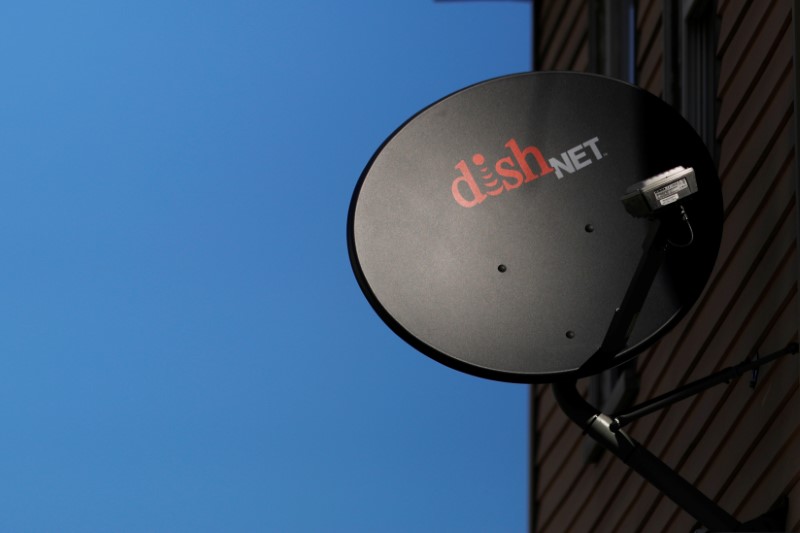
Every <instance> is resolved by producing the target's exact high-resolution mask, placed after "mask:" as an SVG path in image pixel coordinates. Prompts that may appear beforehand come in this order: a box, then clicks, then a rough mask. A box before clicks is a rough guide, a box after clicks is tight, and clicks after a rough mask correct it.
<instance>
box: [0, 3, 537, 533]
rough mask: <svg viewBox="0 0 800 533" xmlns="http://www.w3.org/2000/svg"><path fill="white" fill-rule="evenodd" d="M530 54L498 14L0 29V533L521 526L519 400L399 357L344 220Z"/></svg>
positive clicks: (518, 10)
mask: <svg viewBox="0 0 800 533" xmlns="http://www.w3.org/2000/svg"><path fill="white" fill-rule="evenodd" d="M529 43H530V5H529V4H527V3H520V2H466V3H434V2H432V1H431V0H413V1H412V0H406V1H403V2H398V1H395V0H358V1H350V2H323V1H321V0H316V1H291V2H276V1H260V2H258V1H254V0H251V1H242V0H227V1H225V2H222V1H220V0H217V1H214V2H212V1H192V2H189V1H178V0H160V1H158V2H155V1H150V0H139V1H137V2H120V1H109V0H104V1H100V0H95V1H92V0H89V1H77V2H54V1H37V0H31V1H27V2H7V3H5V4H3V5H2V6H0V60H1V61H2V63H1V64H2V69H3V74H4V76H3V83H2V84H0V120H1V122H0V176H1V177H2V185H3V189H2V193H1V194H0V243H1V244H2V250H3V259H2V261H0V280H2V281H0V283H2V305H1V306H0V313H1V314H2V321H1V322H0V324H1V325H2V326H1V328H2V329H1V330H0V331H1V332H2V334H0V348H1V350H0V424H2V426H1V429H0V436H1V437H0V479H2V482H1V483H0V502H2V503H0V530H2V531H165V532H167V531H169V532H180V531H193V532H197V531H289V532H293V531H298V532H303V531H398V532H400V531H404V532H405V531H437V532H444V531H459V532H462V531H524V530H525V528H526V524H527V468H528V464H527V446H528V440H527V433H528V426H527V415H528V413H527V401H528V388H527V387H526V386H523V385H512V384H505V383H494V382H490V381H486V380H482V379H479V378H475V377H471V376H467V375H462V374H459V373H457V372H455V371H453V370H450V369H448V368H445V367H443V366H441V365H438V364H437V363H435V362H433V361H431V360H429V359H428V358H426V357H425V356H423V355H421V354H419V353H417V352H415V351H414V350H413V349H412V348H410V347H409V346H407V345H406V344H405V343H404V342H403V341H402V340H400V339H399V338H397V337H396V336H395V335H394V334H393V333H392V332H391V331H390V330H389V329H388V328H387V327H386V326H384V325H383V323H382V322H381V321H380V319H379V318H378V317H377V315H375V313H374V312H373V311H372V309H371V308H370V306H369V304H368V303H367V301H366V300H365V299H364V297H363V296H362V294H361V292H360V290H359V288H358V285H357V283H356V282H355V279H354V277H353V275H352V272H351V269H350V265H349V263H348V259H347V250H346V240H345V222H346V215H347V208H348V205H349V202H350V196H351V194H352V191H353V188H354V186H355V184H356V181H357V179H358V177H359V175H360V173H361V171H362V169H363V167H364V165H365V164H366V163H367V161H368V160H369V158H370V156H371V155H372V153H373V151H374V150H375V149H376V148H377V147H378V146H379V145H380V143H381V142H382V141H383V140H384V139H385V138H386V137H387V136H388V135H389V134H390V133H391V132H392V131H393V130H394V129H395V128H396V127H397V126H399V125H400V124H401V123H402V122H403V121H404V120H406V118H408V117H409V116H411V115H412V114H413V113H415V112H416V111H417V110H419V109H420V108H422V107H424V106H426V105H428V104H430V103H432V102H433V101H435V100H437V99H439V98H440V97H442V96H444V95H446V94H448V93H450V92H453V91H455V90H457V89H460V88H461V87H464V86H466V85H469V84H472V83H475V82H478V81H481V80H483V79H486V78H491V77H495V76H498V75H503V74H509V73H513V72H519V71H523V70H526V69H527V68H528V66H529V64H530V51H529Z"/></svg>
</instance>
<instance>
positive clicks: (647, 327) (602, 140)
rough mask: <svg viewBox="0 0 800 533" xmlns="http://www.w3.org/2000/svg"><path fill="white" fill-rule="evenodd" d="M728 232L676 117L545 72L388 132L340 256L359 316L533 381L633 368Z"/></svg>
mask: <svg viewBox="0 0 800 533" xmlns="http://www.w3.org/2000/svg"><path fill="white" fill-rule="evenodd" d="M679 176H682V177H679ZM681 179H682V180H683V181H682V182H681V181H680V180H681ZM670 180H673V181H670ZM686 195H688V196H686ZM684 196H685V197H684ZM623 199H624V201H623ZM662 205H663V206H664V212H668V213H669V214H666V215H662V214H659V209H658V208H659V207H661V206H662ZM678 205H680V210H678V208H677V207H676V206H678ZM721 230H722V196H721V190H720V185H719V181H718V178H717V174H716V171H715V167H714V164H713V162H712V161H711V159H710V157H709V155H708V152H707V150H706V148H705V146H704V144H703V142H702V140H701V139H700V138H699V137H698V136H697V134H696V133H695V131H694V130H693V128H692V127H691V126H690V125H689V124H688V123H687V122H686V121H685V120H684V119H683V118H682V117H681V116H680V115H679V114H678V113H677V112H676V111H675V110H673V109H672V108H671V107H670V106H668V105H667V104H665V103H664V102H663V101H661V100H660V99H658V98H657V97H655V96H653V95H652V94H650V93H648V92H647V91H644V90H642V89H639V88H637V87H634V86H631V85H629V84H626V83H623V82H620V81H617V80H613V79H610V78H605V77H601V76H596V75H588V74H579V73H568V72H545V73H530V74H520V75H514V76H508V77H502V78H497V79H493V80H489V81H486V82H483V83H479V84H477V85H473V86H471V87H468V88H466V89H463V90H461V91H458V92H456V93H454V94H452V95H450V96H448V97H446V98H444V99H442V100H440V101H438V102H436V103H434V104H433V105H431V106H429V107H427V108H426V109H424V110H422V111H421V112H419V113H418V114H417V115H415V116H414V117H413V118H411V119H410V120H409V121H408V122H406V123H405V124H403V125H402V126H401V127H400V128H399V129H397V131H395V132H394V133H393V134H392V135H391V136H390V137H389V139H388V140H387V141H386V142H385V143H384V144H383V145H382V146H381V147H380V149H379V150H378V151H377V153H376V154H375V155H374V156H373V157H372V159H371V160H370V162H369V164H368V165H367V167H366V169H365V170H364V172H363V174H362V175H361V178H360V180H359V182H358V185H357V187H356V190H355V193H354V195H353V199H352V203H351V206H350V213H349V217H348V247H349V252H350V260H351V262H352V265H353V270H354V272H355V275H356V278H357V279H358V282H359V284H360V286H361V289H362V290H363V292H364V294H365V295H366V297H367V299H368V300H369V302H370V304H371V305H372V306H373V308H374V309H375V310H376V311H377V313H378V315H380V317H381V318H382V319H383V320H384V321H385V322H386V323H387V324H388V325H389V327H390V328H391V329H392V330H393V331H395V333H397V334H398V335H399V336H400V337H402V338H403V339H404V340H406V341H407V342H408V343H410V344H411V345H412V346H414V347H415V348H417V349H418V350H419V351H421V352H423V353H425V354H426V355H428V356H430V357H432V358H433V359H435V360H437V361H439V362H441V363H444V364H446V365H448V366H451V367H453V368H456V369H458V370H461V371H465V372H468V373H471V374H474V375H477V376H481V377H486V378H492V379H499V380H504V381H512V382H544V381H556V380H561V379H562V378H574V377H580V376H584V375H589V374H594V373H596V372H598V371H601V370H604V369H606V368H610V367H612V366H615V365H618V364H620V363H623V362H625V361H628V360H630V359H631V358H633V357H634V356H635V355H637V354H638V353H640V352H641V351H642V350H644V349H645V348H647V347H648V346H649V345H651V344H652V343H653V342H655V341H656V340H657V339H658V338H659V337H660V336H661V335H663V334H664V333H665V332H666V331H668V330H669V329H670V328H671V327H672V326H674V325H675V324H676V323H677V322H678V320H680V318H681V317H682V316H683V315H684V314H685V313H686V312H687V311H688V310H689V309H690V308H691V306H692V305H693V304H694V302H695V301H696V299H697V298H698V296H699V295H700V293H701V291H702V290H703V287H704V286H705V284H706V282H707V280H708V277H709V275H710V274H711V270H712V268H713V265H714V261H715V259H716V255H717V252H718V249H719V242H720V237H721ZM643 271H649V274H647V273H645V274H642V272H643ZM637 280H638V281H637ZM632 295H633V296H635V297H632ZM633 300H637V301H636V302H634V303H630V302H631V301H633ZM620 309H622V311H620ZM620 315H625V316H620Z"/></svg>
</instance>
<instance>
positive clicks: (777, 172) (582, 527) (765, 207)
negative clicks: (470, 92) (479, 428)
mask: <svg viewBox="0 0 800 533" xmlns="http://www.w3.org/2000/svg"><path fill="white" fill-rule="evenodd" d="M591 5H592V4H591V3H590V2H588V1H577V0H570V1H567V2H564V1H560V0H539V1H538V2H537V14H538V16H537V20H538V25H537V31H536V32H535V35H536V38H537V42H536V43H535V50H536V52H537V61H536V64H537V65H538V66H539V70H577V71H586V70H588V69H589V66H590V52H591V44H590V20H589V10H590V9H591ZM635 7H636V18H635V26H636V42H637V50H636V54H635V65H636V79H637V82H638V84H639V85H640V86H642V87H643V88H645V89H647V90H648V91H650V92H652V93H653V94H656V95H658V96H663V95H664V92H665V91H664V83H665V78H666V73H667V68H668V67H669V65H666V62H665V60H664V58H665V38H664V31H665V24H664V10H663V1H662V0H639V1H637V2H636V3H635ZM716 10H717V14H718V17H719V18H718V25H719V26H718V27H719V40H718V44H717V48H716V50H717V61H718V65H719V80H718V84H717V87H718V90H717V98H718V113H717V120H716V143H717V147H718V158H719V163H718V169H719V174H720V180H721V183H722V191H723V198H724V217H725V218H724V220H725V222H724V230H723V238H722V243H721V247H720V254H719V257H718V259H717V262H716V266H715V268H714V272H713V273H712V276H711V279H710V280H709V283H708V285H707V286H706V289H705V291H704V293H703V295H702V296H701V297H700V299H699V300H698V301H697V303H696V304H695V306H694V307H693V309H692V310H691V311H690V312H689V314H688V315H687V316H686V317H685V318H684V319H683V320H682V321H681V322H680V323H679V324H678V325H677V326H676V327H675V328H674V329H673V330H672V331H671V332H670V333H669V334H668V335H666V336H664V337H663V338H662V339H661V340H660V341H659V342H658V343H657V344H656V345H655V346H653V347H651V348H650V349H649V350H647V351H646V352H645V353H643V354H641V355H640V356H639V358H638V362H637V366H638V369H639V375H640V380H641V384H640V392H639V395H638V401H642V400H645V399H648V398H653V397H655V396H657V395H659V394H662V393H665V392H667V391H669V390H672V389H674V388H676V387H678V386H680V385H682V384H685V383H687V382H690V381H693V380H695V379H699V378H702V377H704V376H706V375H708V374H710V373H712V372H715V371H717V370H720V369H723V368H725V367H728V366H731V365H734V364H737V363H739V362H741V361H742V360H744V359H746V358H748V357H751V356H753V355H754V354H756V353H759V354H761V355H765V354H768V353H771V352H774V351H776V350H779V349H782V348H783V347H784V346H786V345H787V344H788V343H789V342H791V341H796V340H797V336H798V313H797V310H798V302H797V278H798V259H797V240H798V230H797V228H798V223H797V220H798V219H797V212H798V207H797V204H796V184H797V176H796V164H795V150H796V144H795V127H796V126H795V117H794V94H795V90H796V89H795V86H794V78H795V73H794V66H793V54H794V50H795V35H794V30H793V25H792V3H791V2H790V1H788V0H758V1H745V0H720V1H718V2H717V3H716ZM679 16H680V15H679ZM798 359H799V358H798V356H787V357H784V358H782V359H780V360H779V361H777V362H775V363H771V364H768V365H766V366H764V367H762V368H761V372H760V375H759V378H758V382H757V385H756V386H755V388H751V387H750V383H749V381H750V380H749V379H748V376H743V377H741V378H739V379H738V380H737V381H735V382H733V383H731V384H730V385H727V386H726V385H722V386H717V387H714V388H712V389H709V390H708V391H706V392H704V393H702V394H699V395H697V396H694V397H692V398H690V399H687V400H684V401H683V402H680V403H678V404H675V405H673V406H672V407H670V408H668V409H664V410H662V411H659V412H658V413H655V414H652V415H649V416H647V417H644V418H642V419H640V420H638V421H637V422H635V423H633V424H632V425H631V426H630V427H629V434H630V435H631V436H632V437H634V438H635V439H636V440H638V441H639V442H640V443H642V444H643V445H644V446H646V447H647V448H648V449H649V450H650V451H651V452H653V453H654V454H655V455H657V456H658V457H660V458H661V459H662V460H663V461H664V462H665V463H667V464H668V465H670V466H672V467H673V468H675V469H676V470H677V471H678V472H679V473H680V474H681V475H682V476H684V477H685V478H686V479H688V480H689V481H690V482H692V483H693V484H695V485H696V486H697V487H698V488H699V489H700V490H701V491H703V492H704V493H705V494H706V495H708V496H709V497H711V498H712V499H713V500H715V501H716V502H718V503H719V504H720V506H722V507H723V508H724V509H725V510H726V511H728V512H729V513H731V514H733V515H734V516H735V517H736V518H737V519H739V520H741V521H746V520H750V519H752V518H755V517H756V516H758V515H760V514H761V513H763V512H765V511H767V510H768V508H769V507H770V506H771V505H772V504H773V503H774V502H775V501H776V500H778V499H779V498H780V497H781V496H787V497H788V499H789V503H790V507H789V519H788V522H787V530H788V531H800V486H798V483H800V424H799V423H798V422H799V421H800V398H799V397H798V395H799V393H798V388H799V387H800V366H799V365H798ZM579 387H581V388H582V390H585V389H586V388H587V385H586V383H585V382H581V383H580V384H579ZM535 394H536V400H537V401H536V403H537V409H538V415H537V417H536V419H537V426H536V428H535V431H534V432H533V434H534V436H535V438H536V439H537V445H536V446H535V447H534V449H535V450H536V451H537V456H538V457H534V458H533V459H532V460H533V461H535V462H536V463H537V465H538V468H537V480H536V483H535V484H534V485H533V486H534V490H535V494H534V495H533V498H534V499H535V505H534V506H533V509H535V511H534V512H536V517H535V520H532V524H535V528H536V531H539V532H563V531H593V532H594V531H596V532H603V531H624V532H637V531H640V532H651V531H680V532H688V531H691V530H692V527H693V526H694V525H695V520H694V519H693V518H692V517H691V516H689V515H688V514H687V513H685V512H684V511H682V510H681V509H680V508H678V507H677V506H676V505H675V504H674V503H672V502H671V501H670V500H669V499H667V498H666V497H664V496H663V495H661V494H660V493H659V492H658V491H656V490H655V489H654V488H653V487H652V486H650V485H649V484H648V483H646V482H645V481H644V480H643V479H642V478H641V477H639V476H638V475H637V474H635V473H632V472H631V471H630V470H629V469H628V467H627V466H625V465H624V464H623V463H622V462H621V461H620V460H619V459H617V458H616V457H614V456H612V455H611V454H609V453H604V454H603V455H602V457H601V458H600V460H599V462H597V463H594V464H589V463H586V461H585V460H584V457H583V453H584V452H583V448H582V446H581V443H582V442H583V440H584V439H585V438H586V437H585V436H583V435H581V431H580V430H579V429H578V428H577V427H576V426H574V425H573V424H572V423H571V422H568V421H567V418H566V416H564V415H563V414H562V413H561V411H560V409H559V408H558V406H557V405H556V403H555V399H554V398H553V394H552V391H551V388H550V387H549V386H538V387H537V388H536V389H535Z"/></svg>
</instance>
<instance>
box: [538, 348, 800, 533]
mask: <svg viewBox="0 0 800 533" xmlns="http://www.w3.org/2000/svg"><path fill="white" fill-rule="evenodd" d="M797 352H798V344H797V343H796V342H793V343H791V344H789V345H788V346H787V347H786V348H784V349H783V350H780V351H778V352H775V353H774V354H771V355H769V356H766V357H761V358H759V359H755V360H753V361H746V362H744V363H741V364H739V365H736V366H735V367H730V368H728V369H725V370H723V371H721V372H717V373H716V374H713V375H711V376H709V377H707V378H704V379H702V380H699V381H696V382H693V383H690V384H688V385H685V386H683V387H680V388H678V389H676V390H674V391H672V392H670V393H667V394H665V395H662V396H659V397H658V398H654V399H653V400H650V401H649V402H645V403H643V404H641V405H640V406H638V407H634V408H633V409H632V410H631V411H629V412H628V413H627V414H626V415H619V416H617V417H616V418H612V417H611V416H609V415H607V414H605V413H602V412H600V410H599V409H597V408H596V407H594V406H592V405H590V404H589V403H588V402H587V401H586V400H585V399H584V398H583V397H582V396H581V394H580V393H579V392H578V389H577V387H576V385H577V381H576V380H569V381H562V382H557V383H554V384H553V392H554V393H555V397H556V401H557V402H558V405H559V406H560V407H561V409H562V410H563V411H564V413H565V414H566V415H567V416H568V417H569V418H570V419H571V420H572V421H573V422H575V423H576V424H577V425H578V426H580V427H581V429H583V431H584V432H585V433H586V434H587V435H589V436H590V437H591V438H593V439H594V440H596V441H597V442H599V443H600V444H601V445H602V446H603V447H604V448H605V449H607V450H608V451H610V452H611V453H613V454H614V455H616V456H617V457H619V458H620V459H622V461H623V462H624V463H625V464H627V465H628V466H629V467H631V468H632V469H633V470H635V471H636V472H638V473H639V474H640V475H641V476H642V477H644V479H645V480H646V481H648V482H649V483H651V484H652V485H653V486H654V487H655V488H657V489H658V490H659V491H661V492H662V493H663V494H664V495H665V496H667V497H668V498H669V499H671V500H672V501H673V502H675V503H676V504H677V505H678V506H680V507H681V508H682V509H684V510H685V511H686V512H688V513H689V514H690V515H692V516H693V517H694V518H695V519H697V520H698V522H700V524H702V525H703V526H705V527H706V528H708V530H709V531H720V532H721V531H725V532H727V531H783V528H784V524H777V522H779V521H780V520H779V518H778V519H776V513H775V512H774V511H770V512H768V513H765V514H764V515H762V516H761V517H759V518H757V519H755V520H753V521H750V522H746V523H742V522H739V521H738V520H736V519H735V518H734V517H733V516H731V515H730V514H728V513H727V512H726V511H725V510H724V509H722V508H721V507H720V506H719V505H717V504H716V503H715V502H714V501H712V500H711V499H709V498H708V497H707V496H706V495H705V494H703V493H702V492H700V491H699V490H698V489H697V488H696V487H695V486H694V485H692V484H691V483H689V482H688V481H686V480H685V479H684V478H683V477H681V476H680V475H679V474H678V473H677V472H675V471H674V470H673V469H672V468H670V467H669V466H667V465H666V464H664V463H663V462H662V461H661V460H660V459H659V458H658V457H656V456H655V455H653V454H652V453H650V452H649V451H648V450H647V449H646V448H644V447H643V446H642V445H641V444H639V443H638V442H636V441H635V440H634V439H632V438H631V437H629V436H628V435H627V434H626V433H625V432H624V431H622V426H623V425H624V424H626V423H629V422H631V421H632V420H635V419H636V418H639V417H641V416H644V415H645V414H648V413H652V412H654V411H656V410H658V409H663V408H664V407H667V406H669V405H672V404H673V403H675V402H677V401H680V400H682V399H685V398H688V397H689V396H692V395H694V394H697V393H699V392H701V391H703V390H705V389H707V388H709V387H712V386H714V385H717V384H719V383H722V382H725V381H728V380H730V379H732V378H733V377H736V376H739V375H741V374H743V373H744V372H747V371H748V370H752V369H754V368H757V367H758V366H760V365H763V364H765V363H768V362H770V361H774V360H775V359H777V358H778V357H782V356H784V355H787V354H790V353H797Z"/></svg>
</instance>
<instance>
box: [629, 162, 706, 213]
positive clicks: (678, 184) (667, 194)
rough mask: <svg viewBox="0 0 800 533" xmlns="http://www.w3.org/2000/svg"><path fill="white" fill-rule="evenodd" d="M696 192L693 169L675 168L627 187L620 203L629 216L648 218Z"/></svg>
mask: <svg viewBox="0 0 800 533" xmlns="http://www.w3.org/2000/svg"><path fill="white" fill-rule="evenodd" d="M696 192H697V180H696V179H695V175H694V169H693V168H692V167H689V168H683V167H675V168H673V169H671V170H668V171H666V172H662V173H661V174H658V175H657V176H653V177H652V178H648V179H646V180H644V181H640V182H638V183H634V184H633V185H631V186H630V187H628V190H627V191H625V195H624V196H623V197H622V203H623V204H624V205H625V209H626V210H627V211H628V213H630V214H631V215H633V216H635V217H649V216H654V215H655V214H656V211H658V210H659V209H662V208H665V207H667V206H669V205H670V204H674V203H675V202H677V201H678V200H681V199H683V198H686V197H687V196H689V195H691V194H694V193H696Z"/></svg>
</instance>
